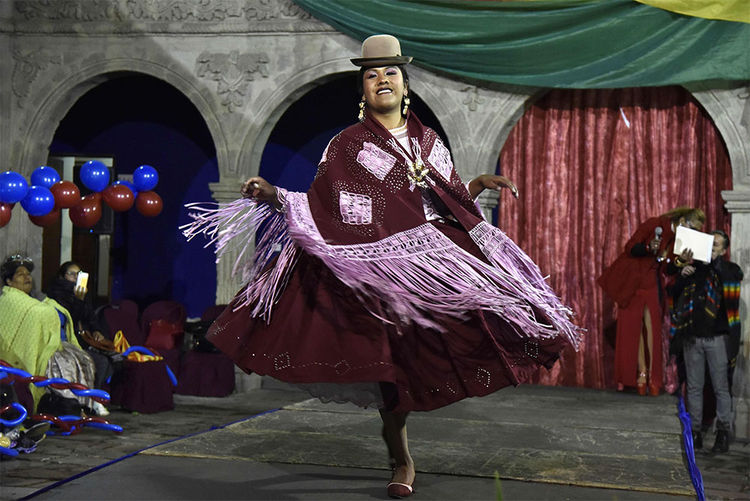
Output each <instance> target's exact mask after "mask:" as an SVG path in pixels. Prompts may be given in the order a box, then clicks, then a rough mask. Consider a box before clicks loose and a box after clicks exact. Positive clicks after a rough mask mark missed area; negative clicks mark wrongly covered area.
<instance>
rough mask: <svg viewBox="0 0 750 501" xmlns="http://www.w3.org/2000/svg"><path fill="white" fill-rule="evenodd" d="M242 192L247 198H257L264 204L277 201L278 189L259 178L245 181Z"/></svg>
mask: <svg viewBox="0 0 750 501" xmlns="http://www.w3.org/2000/svg"><path fill="white" fill-rule="evenodd" d="M240 192H241V193H242V196H243V197H245V198H255V199H257V200H261V201H263V202H275V201H276V187H275V186H274V185H272V184H271V183H269V182H268V181H266V180H265V179H263V178H262V177H259V176H255V177H251V178H250V179H248V180H247V181H245V182H244V183H243V184H242V190H240Z"/></svg>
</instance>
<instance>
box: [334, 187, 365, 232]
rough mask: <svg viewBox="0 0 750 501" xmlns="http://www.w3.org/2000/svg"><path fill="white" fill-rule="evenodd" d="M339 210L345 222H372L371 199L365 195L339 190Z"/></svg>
mask: <svg viewBox="0 0 750 501" xmlns="http://www.w3.org/2000/svg"><path fill="white" fill-rule="evenodd" d="M339 210H340V211H341V220H342V221H343V222H344V223H346V224H371V223H372V199H371V198H370V197H369V196H367V195H362V194H360V193H350V192H348V191H340V192H339Z"/></svg>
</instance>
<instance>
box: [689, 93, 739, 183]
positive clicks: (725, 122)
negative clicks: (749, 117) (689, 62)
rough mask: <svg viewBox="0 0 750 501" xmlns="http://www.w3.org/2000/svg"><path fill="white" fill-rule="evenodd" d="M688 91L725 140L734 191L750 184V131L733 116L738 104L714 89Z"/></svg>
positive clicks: (726, 94) (725, 94)
mask: <svg viewBox="0 0 750 501" xmlns="http://www.w3.org/2000/svg"><path fill="white" fill-rule="evenodd" d="M686 89H687V90H688V92H690V94H692V96H693V97H694V98H695V99H696V100H697V101H698V102H699V103H700V104H701V106H703V109H705V110H706V113H708V115H709V116H710V117H711V120H712V121H713V123H714V126H716V129H717V130H718V131H719V134H720V135H721V137H722V139H723V140H724V144H725V145H726V147H727V153H728V154H729V163H730V164H731V166H732V189H733V190H736V189H737V188H738V187H739V186H742V185H745V186H746V185H748V184H750V156H749V150H748V149H747V147H746V143H747V133H748V132H750V131H748V130H747V129H745V130H744V131H743V130H742V128H743V126H742V125H741V124H740V122H739V120H737V118H736V117H733V116H732V114H731V111H732V109H736V108H737V103H736V102H732V101H729V100H728V99H727V97H728V95H729V93H723V94H724V96H723V97H722V96H720V95H718V93H717V91H715V90H713V89H707V90H701V89H691V88H689V87H686ZM738 100H739V99H738Z"/></svg>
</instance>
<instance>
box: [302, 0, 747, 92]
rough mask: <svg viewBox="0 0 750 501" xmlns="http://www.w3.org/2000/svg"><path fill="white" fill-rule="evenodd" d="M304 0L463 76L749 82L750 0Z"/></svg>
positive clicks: (337, 21)
mask: <svg viewBox="0 0 750 501" xmlns="http://www.w3.org/2000/svg"><path fill="white" fill-rule="evenodd" d="M295 1H296V3H297V4H299V5H300V6H301V7H302V8H304V9H305V10H307V11H308V12H310V13H311V14H312V15H313V16H315V17H317V18H318V19H320V20H322V21H324V22H326V23H328V24H330V25H331V26H333V27H334V28H336V29H337V30H339V31H341V32H342V33H346V34H348V35H350V36H352V37H355V38H357V39H359V40H364V39H365V38H366V37H368V36H370V35H372V34H376V33H390V34H393V35H395V36H397V37H398V38H399V40H401V48H402V51H403V53H404V54H406V55H410V56H414V60H415V61H414V62H415V63H416V64H419V65H421V66H423V67H426V68H429V69H431V70H433V71H436V72H438V73H441V72H442V73H447V74H449V75H452V76H454V77H459V78H462V77H463V78H471V79H478V80H482V81H486V82H495V83H503V84H513V85H524V86H533V87H552V88H579V89H582V88H617V87H642V86H660V85H672V84H688V83H692V82H723V83H726V82H733V83H743V82H745V81H750V0H723V1H722V0H642V2H640V1H639V2H636V1H634V0H557V1H550V0H546V1H544V0H543V1H510V2H509V1H499V0H295ZM646 3H648V4H650V5H646ZM709 18H710V19H709ZM352 56H356V55H354V54H353V55H352Z"/></svg>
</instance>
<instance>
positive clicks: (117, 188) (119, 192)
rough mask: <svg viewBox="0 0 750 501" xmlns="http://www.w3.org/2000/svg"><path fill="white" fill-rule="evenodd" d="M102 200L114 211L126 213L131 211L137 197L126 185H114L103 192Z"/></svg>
mask: <svg viewBox="0 0 750 501" xmlns="http://www.w3.org/2000/svg"><path fill="white" fill-rule="evenodd" d="M102 198H103V199H104V201H105V202H106V204H107V205H109V206H110V207H112V210H114V211H117V212H124V211H126V210H128V209H130V208H131V207H132V206H133V204H134V203H135V197H134V196H133V192H132V191H130V188H128V187H127V186H125V185H124V184H113V185H112V186H108V187H107V188H105V189H104V191H102Z"/></svg>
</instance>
